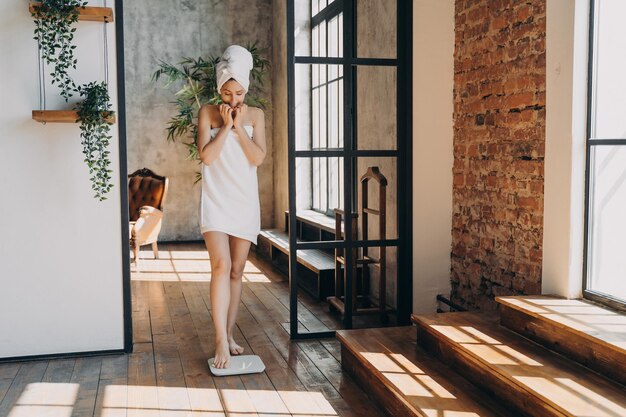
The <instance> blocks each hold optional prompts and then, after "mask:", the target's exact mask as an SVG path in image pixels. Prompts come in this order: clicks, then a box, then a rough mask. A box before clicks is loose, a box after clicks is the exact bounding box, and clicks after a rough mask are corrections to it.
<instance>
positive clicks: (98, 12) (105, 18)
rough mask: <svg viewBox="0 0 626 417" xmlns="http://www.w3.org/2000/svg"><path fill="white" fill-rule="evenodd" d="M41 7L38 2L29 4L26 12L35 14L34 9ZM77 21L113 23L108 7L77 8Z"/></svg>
mask: <svg viewBox="0 0 626 417" xmlns="http://www.w3.org/2000/svg"><path fill="white" fill-rule="evenodd" d="M39 5H41V3H40V2H34V3H30V4H29V5H28V10H30V12H31V13H33V12H35V7H36V6H39ZM78 20H85V21H89V22H107V23H109V22H113V9H112V8H110V7H94V6H86V7H85V8H82V7H79V8H78Z"/></svg>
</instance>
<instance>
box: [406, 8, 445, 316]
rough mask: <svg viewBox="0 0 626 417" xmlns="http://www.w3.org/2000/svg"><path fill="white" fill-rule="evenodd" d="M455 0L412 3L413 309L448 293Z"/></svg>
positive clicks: (430, 305) (430, 306) (426, 307)
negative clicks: (438, 295)
mask: <svg viewBox="0 0 626 417" xmlns="http://www.w3.org/2000/svg"><path fill="white" fill-rule="evenodd" d="M453 83H454V1H453V0H414V1H413V312H415V313H427V312H434V311H435V308H436V301H435V297H436V296H437V294H444V295H446V296H448V295H449V294H450V251H451V245H452V234H451V233H452V232H451V230H452V164H453V146H452V140H453V131H452V123H453V122H452V112H453V96H452V90H453Z"/></svg>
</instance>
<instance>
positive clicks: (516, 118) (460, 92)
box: [451, 0, 546, 310]
mask: <svg viewBox="0 0 626 417" xmlns="http://www.w3.org/2000/svg"><path fill="white" fill-rule="evenodd" d="M455 7H456V23H455V35H456V39H455V50H454V168H453V174H454V185H453V219H452V271H451V281H452V300H453V301H455V302H457V303H459V304H461V305H464V306H466V307H467V308H469V309H477V308H478V309H483V310H485V309H492V308H494V307H495V302H494V300H493V297H494V296H498V295H503V294H538V293H540V292H541V258H542V239H543V173H544V150H545V146H544V144H545V120H546V110H545V100H546V77H545V74H546V51H545V38H546V0H526V1H515V0H456V5H455Z"/></svg>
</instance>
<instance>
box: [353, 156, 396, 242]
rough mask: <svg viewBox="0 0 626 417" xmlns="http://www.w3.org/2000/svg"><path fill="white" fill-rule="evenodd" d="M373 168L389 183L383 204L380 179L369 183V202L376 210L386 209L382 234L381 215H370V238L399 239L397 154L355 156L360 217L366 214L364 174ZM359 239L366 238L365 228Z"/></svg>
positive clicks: (368, 205)
mask: <svg viewBox="0 0 626 417" xmlns="http://www.w3.org/2000/svg"><path fill="white" fill-rule="evenodd" d="M370 169H372V171H373V172H376V169H377V170H378V173H380V174H381V175H382V176H383V177H384V179H385V180H386V182H387V185H386V187H385V189H384V194H385V198H384V200H383V201H384V204H381V203H380V196H381V195H382V194H381V191H382V189H381V186H380V184H381V182H378V180H377V179H375V178H373V179H370V180H368V181H365V182H366V183H367V196H366V200H365V201H366V203H367V204H366V205H365V207H369V208H371V209H374V210H380V209H381V208H384V209H385V219H384V226H385V234H384V236H382V235H381V234H380V225H381V223H380V222H381V219H382V217H381V216H379V215H377V214H368V215H367V217H368V219H367V220H368V221H367V222H368V232H367V238H368V239H370V240H377V239H397V238H398V216H397V213H398V163H397V158H395V157H360V158H357V159H356V187H357V188H356V193H357V211H358V213H359V219H360V218H362V217H363V214H364V213H363V210H362V208H363V207H364V205H363V204H364V203H363V201H364V200H363V196H364V193H363V182H361V181H362V180H363V179H364V178H363V176H364V175H365V174H366V173H367V172H368V170H370ZM359 238H360V239H362V238H363V230H359Z"/></svg>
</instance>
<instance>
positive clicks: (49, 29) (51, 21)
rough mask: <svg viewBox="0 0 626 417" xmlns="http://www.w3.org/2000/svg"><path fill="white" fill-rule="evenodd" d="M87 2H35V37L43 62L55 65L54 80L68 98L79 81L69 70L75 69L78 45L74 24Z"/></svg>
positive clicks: (47, 0) (56, 0)
mask: <svg viewBox="0 0 626 417" xmlns="http://www.w3.org/2000/svg"><path fill="white" fill-rule="evenodd" d="M86 5H87V2H82V1H79V0H44V1H42V3H40V4H35V5H34V6H33V11H32V13H31V15H32V16H33V18H34V21H35V37H34V39H35V40H36V41H37V42H38V45H39V49H40V50H41V55H42V58H43V60H44V62H45V63H46V64H47V65H54V71H53V72H52V73H51V74H50V75H51V76H52V84H56V85H57V86H58V87H59V88H60V90H61V96H62V97H63V98H65V101H68V99H69V98H70V97H72V95H73V94H72V93H73V92H75V91H77V89H76V84H74V81H73V80H72V78H71V77H70V76H69V74H68V70H69V69H70V68H74V69H76V63H77V59H76V58H74V49H75V48H76V45H73V44H72V41H73V40H74V32H75V31H76V28H72V27H71V26H72V24H74V23H75V22H77V21H78V13H79V9H80V8H83V9H84V8H85V6H86Z"/></svg>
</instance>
